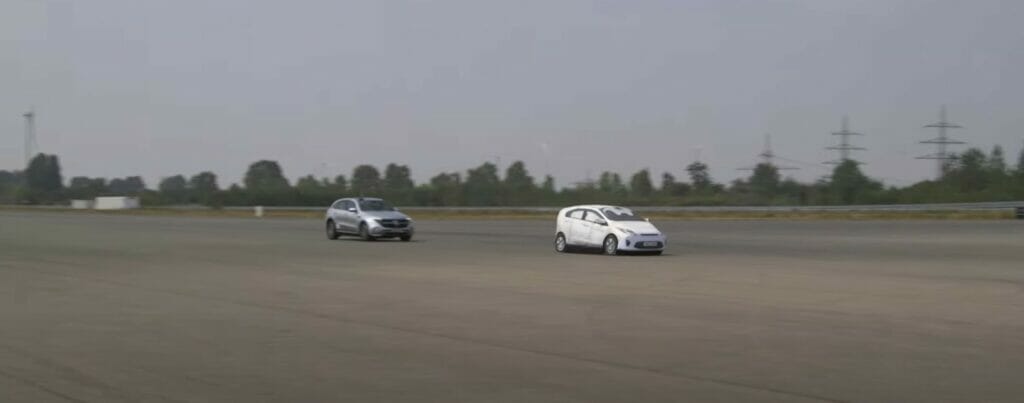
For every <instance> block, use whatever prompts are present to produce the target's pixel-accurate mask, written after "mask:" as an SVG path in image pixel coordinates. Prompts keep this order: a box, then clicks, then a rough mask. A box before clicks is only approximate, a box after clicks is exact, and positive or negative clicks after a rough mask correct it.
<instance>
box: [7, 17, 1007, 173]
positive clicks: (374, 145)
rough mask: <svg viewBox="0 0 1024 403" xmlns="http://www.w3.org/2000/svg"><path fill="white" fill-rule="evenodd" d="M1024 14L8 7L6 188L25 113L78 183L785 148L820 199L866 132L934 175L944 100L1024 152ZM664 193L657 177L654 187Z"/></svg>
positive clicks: (17, 162)
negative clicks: (849, 142)
mask: <svg viewBox="0 0 1024 403" xmlns="http://www.w3.org/2000/svg"><path fill="white" fill-rule="evenodd" d="M1022 17H1024V1H1016V0H1007V1H995V0H990V1H984V0H979V1H965V0H953V1H889V0H878V1H853V0H847V1H828V0H805V1H767V0H750V1H725V0H704V1H684V0H674V1H654V0H652V1H624V0H623V1H613V0H600V1H582V0H538V1H528V0H506V1H484V0H451V1H436V2H431V1H380V0H365V1H339V0H323V1H277V0H275V1H253V0H218V1H205V0H204V1H200V0H196V1H184V0H166V1H151V0H148V1H142V0H119V1H114V0H90V1H74V0H4V1H3V2H0V134H2V137H0V169H15V168H20V167H21V166H22V159H23V157H22V132H23V130H22V127H23V126H22V125H23V123H22V119H21V114H22V113H23V112H24V111H25V110H26V109H28V108H29V107H30V106H32V107H34V108H35V109H36V111H37V113H38V143H39V146H40V149H41V151H43V152H46V153H55V154H58V155H59V156H60V158H61V162H62V164H63V167H64V175H65V177H66V178H67V177H71V176H79V175H87V176H104V177H121V176H128V175H136V174H138V175H143V177H144V178H145V179H146V181H147V183H148V184H149V185H150V186H151V187H152V186H155V185H156V183H157V181H158V180H159V179H160V178H161V177H165V176H170V175H173V174H178V173H182V174H186V175H191V174H194V173H196V172H198V171H200V170H212V171H214V172H216V173H217V174H218V175H220V176H221V184H222V185H228V184H230V183H232V182H237V181H240V179H241V176H242V174H243V173H244V171H245V169H246V167H247V165H248V164H249V163H251V162H253V161H255V160H258V159H274V160H277V161H279V162H280V163H281V164H282V166H283V167H284V170H285V174H286V175H287V176H288V177H289V178H291V179H293V180H294V179H295V178H298V177H299V176H302V175H305V174H308V173H312V174H315V175H317V176H332V177H333V176H334V175H336V174H338V173H344V174H346V175H348V174H350V172H351V169H352V167H353V166H355V165H357V164H360V163H372V164H376V165H379V166H383V165H384V164H386V163H388V162H392V161H394V162H399V163H404V164H408V165H410V166H411V168H412V170H413V174H414V177H415V179H416V180H417V181H424V180H427V179H428V178H429V177H430V176H432V175H434V174H436V173H438V172H440V171H464V170H465V169H466V168H469V167H473V166H476V165H479V164H480V163H482V162H484V161H496V160H499V159H500V162H501V164H502V165H503V166H504V165H507V164H508V163H509V162H511V161H513V160H517V159H518V160H524V161H525V162H526V164H527V167H528V168H529V169H530V171H531V173H532V174H533V175H534V176H536V177H538V178H540V177H542V176H543V175H544V174H546V173H551V174H553V175H554V176H555V177H556V179H557V181H558V184H559V185H560V186H562V185H567V184H569V183H570V182H573V181H576V180H580V179H584V178H586V177H587V176H588V175H589V176H591V177H597V176H598V174H599V173H600V172H601V171H604V170H611V171H617V172H621V173H623V174H630V173H632V172H634V171H636V170H639V169H642V168H650V169H651V170H652V173H654V174H655V175H660V173H661V172H663V171H670V172H674V173H676V175H677V176H679V177H683V176H685V171H684V168H685V166H686V165H687V164H689V163H690V162H692V161H693V160H694V159H695V158H697V157H698V156H699V158H700V159H702V160H704V161H705V162H707V163H708V164H709V165H710V166H711V169H712V171H711V173H712V176H713V177H714V178H715V179H716V180H718V181H723V182H724V181H728V180H732V179H734V178H736V177H737V176H739V175H745V174H746V173H745V172H742V171H738V170H737V168H740V167H744V166H750V165H752V164H753V163H754V162H755V158H756V155H757V154H758V153H759V152H760V151H761V148H762V143H763V136H764V134H765V133H771V135H772V138H773V142H774V148H775V152H776V153H777V154H779V155H780V156H783V157H785V158H787V159H790V160H793V161H798V162H787V163H786V164H787V165H791V166H797V167H801V168H802V169H801V170H799V171H790V172H787V174H791V175H792V176H794V177H796V178H797V179H800V180H808V181H809V180H813V179H816V178H818V177H820V176H821V175H824V174H826V173H827V172H828V171H827V169H828V168H826V167H825V166H824V165H821V164H820V163H821V162H823V161H826V160H830V159H834V158H835V154H834V153H833V152H829V151H826V150H824V147H826V146H829V145H831V144H832V143H833V142H835V141H836V139H835V138H834V136H830V135H829V133H830V132H832V131H835V130H837V129H838V128H839V124H840V120H841V118H842V116H843V115H844V114H845V115H849V116H850V121H851V126H852V127H851V128H852V129H853V130H855V131H860V132H864V133H865V134H866V136H864V137H861V138H856V139H854V141H855V142H856V144H857V145H860V146H863V147H866V148H868V149H869V150H868V151H866V152H860V153H857V154H856V155H855V156H856V158H858V159H860V160H862V161H864V162H866V163H867V165H865V167H864V169H865V171H866V172H867V173H868V174H869V175H872V176H875V177H878V178H881V179H883V180H885V181H886V182H887V183H890V184H899V185H903V184H907V183H911V182H914V181H917V180H920V179H924V178H927V177H929V176H930V175H933V174H934V171H935V167H934V163H933V162H931V161H922V160H915V159H914V157H915V156H918V155H923V154H928V153H930V152H933V151H934V150H933V149H932V148H931V147H927V146H925V145H920V144H917V142H918V141H920V140H925V139H927V138H930V137H934V133H933V132H929V131H928V130H925V129H922V128H921V126H922V125H924V124H927V123H931V122H932V121H934V120H936V119H937V114H938V110H939V106H940V105H942V104H947V105H948V107H949V117H950V120H952V121H954V122H956V123H960V124H962V125H964V126H966V127H967V129H965V130H961V131H957V132H956V133H954V135H955V136H956V138H958V139H961V140H964V141H967V142H969V143H970V144H971V145H973V146H978V147H981V148H984V149H985V150H986V151H987V150H989V149H991V147H992V146H993V145H994V144H1002V145H1003V146H1004V147H1005V148H1006V149H1007V152H1008V157H1009V158H1008V159H1010V160H1011V161H1015V160H1016V155H1017V153H1018V152H1019V151H1020V149H1021V145H1022V142H1024V113H1022V112H1024V99H1022V96H1024V95H1022V94H1024V78H1022V73H1024V28H1022V25H1021V21H1022V19H1024V18H1022ZM656 180H657V176H656Z"/></svg>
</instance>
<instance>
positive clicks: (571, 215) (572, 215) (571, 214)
mask: <svg viewBox="0 0 1024 403" xmlns="http://www.w3.org/2000/svg"><path fill="white" fill-rule="evenodd" d="M568 217H569V218H575V219H577V220H582V219H583V210H573V211H570V212H569V214H568Z"/></svg>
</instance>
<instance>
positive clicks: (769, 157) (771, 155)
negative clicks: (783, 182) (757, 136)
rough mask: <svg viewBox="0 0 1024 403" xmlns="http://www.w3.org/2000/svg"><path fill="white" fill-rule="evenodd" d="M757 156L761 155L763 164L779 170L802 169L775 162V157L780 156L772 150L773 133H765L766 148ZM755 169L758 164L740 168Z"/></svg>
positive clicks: (741, 169) (743, 169)
mask: <svg viewBox="0 0 1024 403" xmlns="http://www.w3.org/2000/svg"><path fill="white" fill-rule="evenodd" d="M757 156H758V157H761V164H765V165H768V166H772V167H774V168H775V169H776V170H779V171H792V170H796V169H800V168H797V167H789V166H779V165H776V164H775V159H776V158H779V157H777V156H776V155H775V152H774V151H772V135H771V134H765V135H764V149H763V150H762V151H761V153H760V154H758V155H757ZM779 159H783V158H779ZM759 165H760V164H759ZM755 169H757V166H754V167H746V168H740V169H739V170H740V171H753V170H755Z"/></svg>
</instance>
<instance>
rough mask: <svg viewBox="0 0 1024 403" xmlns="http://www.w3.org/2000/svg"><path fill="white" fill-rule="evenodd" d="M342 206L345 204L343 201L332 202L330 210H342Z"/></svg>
mask: <svg viewBox="0 0 1024 403" xmlns="http://www.w3.org/2000/svg"><path fill="white" fill-rule="evenodd" d="M343 204H345V201H344V200H338V201H336V202H334V204H333V205H331V208H332V209H335V210H342V209H343V208H344V207H342V205H343Z"/></svg>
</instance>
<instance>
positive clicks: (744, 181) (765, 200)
mask: <svg viewBox="0 0 1024 403" xmlns="http://www.w3.org/2000/svg"><path fill="white" fill-rule="evenodd" d="M97 196H136V197H140V198H141V201H142V204H143V205H145V206H159V205H188V204H195V205H206V206H211V207H220V206H251V205H266V206H324V205H327V204H329V203H331V202H332V201H333V200H335V199H337V198H339V197H344V196H378V197H383V198H386V199H388V200H390V201H392V203H394V204H396V205H402V206H558V205H567V204H577V203H592V202H601V203H610V204H622V205H631V206H645V205H661V206H685V205H810V204H820V205H830V204H831V205H837V204H889V203H945V202H979V201H1005V200H1022V199H1024V150H1022V151H1021V154H1020V156H1019V157H1018V159H1017V161H1016V163H1015V164H1013V166H1011V165H1010V164H1008V163H1007V162H1006V160H1005V157H1004V154H1003V150H1002V148H1001V147H999V146H996V147H995V148H994V149H993V150H992V151H991V152H990V153H988V154H986V153H985V152H983V151H981V150H979V149H976V148H972V149H969V150H967V151H965V152H963V153H962V154H960V155H958V156H957V158H956V159H953V160H950V161H949V162H948V163H947V164H946V165H945V166H944V167H943V171H942V175H941V177H940V178H938V179H936V180H928V181H922V182H919V183H915V184H913V185H911V186H907V187H902V188H900V187H893V186H889V187H887V186H885V185H884V184H883V183H882V182H881V181H878V180H875V179H872V178H870V177H868V176H866V175H865V174H864V173H863V172H862V171H861V169H860V166H859V165H858V164H857V163H856V162H854V161H844V162H842V163H840V164H839V165H837V166H836V167H835V168H834V169H833V171H832V173H831V175H829V176H826V177H822V178H821V179H819V180H817V181H815V182H813V183H801V182H798V181H795V180H793V179H791V178H783V177H782V175H781V174H780V172H779V169H778V168H777V167H775V166H772V165H770V164H766V163H762V164H759V165H757V166H756V167H755V168H754V169H753V171H752V173H751V175H750V176H749V177H746V178H741V179H737V180H735V181H733V182H731V183H729V184H723V183H718V182H716V181H715V180H714V179H713V178H712V176H711V174H710V172H709V170H708V166H707V165H705V164H704V163H701V162H694V163H692V164H690V165H689V166H688V167H687V168H686V172H685V173H683V174H682V175H680V176H679V177H677V176H676V175H675V174H673V173H670V172H664V173H662V174H661V176H660V178H653V177H652V174H651V172H650V171H649V170H647V169H643V170H640V171H638V172H635V173H633V174H632V175H629V176H628V177H623V176H621V175H620V174H618V173H615V172H603V173H601V174H600V176H599V177H598V179H597V180H594V181H584V182H580V183H575V184H572V185H571V186H563V187H557V186H556V185H555V181H554V179H553V178H552V177H551V176H550V175H548V176H545V177H544V178H542V179H540V180H538V179H536V178H534V177H533V176H532V175H531V174H530V172H529V171H528V170H527V168H526V165H525V164H524V163H523V162H521V161H516V162H513V163H512V164H511V165H509V166H507V167H505V169H504V172H502V171H501V169H500V168H499V167H498V166H497V165H495V164H492V163H484V164H481V165H480V166H477V167H475V168H471V169H469V170H467V171H465V172H442V173H439V174H437V175H435V176H434V177H432V178H430V180H429V181H428V182H426V183H419V184H417V183H415V182H414V181H413V179H412V173H411V170H410V168H409V167H408V166H406V165H399V164H396V163H390V164H387V165H386V166H385V167H384V169H383V171H381V170H380V169H378V168H377V167H375V166H373V165H365V164H364V165H359V166H357V167H355V168H354V169H353V170H352V172H351V174H350V175H349V176H345V175H337V176H335V177H334V178H317V177H314V176H313V175H306V176H304V177H301V178H299V179H298V180H297V181H296V182H295V183H294V184H293V183H291V182H289V181H288V179H287V178H286V177H285V175H284V172H283V170H282V168H281V166H280V164H278V163H277V162H276V161H271V160H261V161H257V162H254V163H252V164H251V165H249V168H248V170H247V171H246V173H245V177H244V179H243V181H242V183H241V184H232V185H230V186H228V187H226V188H222V187H221V186H220V184H219V182H218V178H217V175H216V174H214V173H213V172H209V171H203V172H199V173H196V174H194V175H190V176H185V175H174V176H170V177H166V178H163V179H162V180H160V182H159V183H158V184H157V186H156V187H155V188H150V187H147V185H146V183H145V182H144V181H143V179H142V178H141V177H139V176H129V177H124V178H112V179H106V178H90V177H84V176H76V177H72V178H71V179H70V180H69V181H68V182H67V184H65V183H64V180H63V176H62V173H61V168H60V162H59V159H58V157H57V156H55V155H47V154H38V155H37V156H36V157H35V158H33V159H32V160H31V162H30V163H29V165H28V167H26V169H25V170H24V171H14V172H11V171H0V203H4V204H62V203H67V201H68V200H71V199H91V198H94V197H97Z"/></svg>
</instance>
